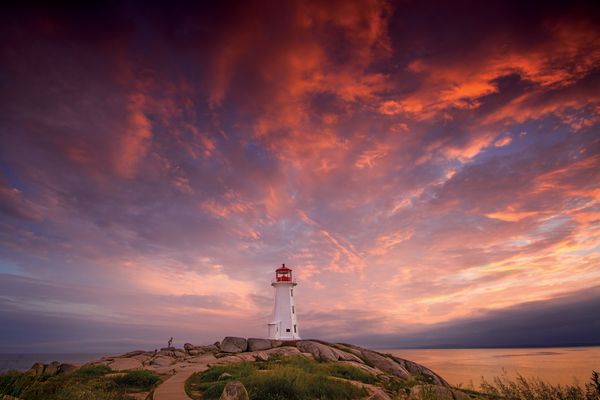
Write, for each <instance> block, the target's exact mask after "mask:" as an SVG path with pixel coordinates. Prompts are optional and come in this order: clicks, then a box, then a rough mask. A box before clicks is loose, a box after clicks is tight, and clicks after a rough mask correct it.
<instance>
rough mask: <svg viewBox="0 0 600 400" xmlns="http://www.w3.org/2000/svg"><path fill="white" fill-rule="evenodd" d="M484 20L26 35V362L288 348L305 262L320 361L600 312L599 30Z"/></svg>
mask: <svg viewBox="0 0 600 400" xmlns="http://www.w3.org/2000/svg"><path fill="white" fill-rule="evenodd" d="M484 3H485V2H480V3H476V2H474V3H470V2H463V3H459V4H454V3H452V2H440V3H439V4H436V5H435V6H434V5H432V4H430V5H428V6H426V5H423V3H422V2H418V1H407V2H392V3H389V2H386V1H377V0H373V1H368V0H366V1H353V2H348V1H339V2H336V1H333V2H319V1H315V2H312V1H300V2H297V1H290V2H279V3H275V2H270V3H269V4H268V6H267V5H266V4H262V3H261V4H251V2H237V3H231V4H229V5H227V6H225V5H222V6H217V3H214V6H213V7H209V6H201V5H193V4H192V3H190V4H187V5H186V6H183V5H178V6H173V7H162V6H158V5H147V6H139V5H138V6H135V5H134V3H132V2H131V3H130V2H122V3H120V2H115V3H111V4H112V5H105V6H103V8H101V7H100V6H94V5H89V6H84V5H82V6H79V7H74V8H70V9H60V8H59V7H56V8H50V7H48V8H43V7H35V8H27V7H25V6H23V7H21V8H18V7H17V8H14V9H11V10H8V12H5V13H3V14H2V16H0V26H1V27H0V32H1V33H2V36H3V39H2V42H1V47H0V48H1V58H2V62H1V67H0V68H1V69H0V71H1V73H0V85H1V89H0V93H2V94H1V95H0V98H1V99H2V101H1V103H0V104H1V113H0V115H1V119H0V124H1V125H0V321H2V320H3V321H4V322H5V326H11V329H9V331H5V332H3V333H2V334H1V336H0V337H2V339H3V344H4V345H6V346H8V347H11V348H19V346H24V345H28V346H34V348H36V349H39V350H44V349H47V348H50V347H53V348H57V347H60V346H67V345H69V346H76V347H77V346H79V347H81V348H99V349H105V348H113V347H119V346H124V347H126V348H130V347H131V344H140V345H146V344H147V345H149V346H155V344H154V343H156V342H160V341H164V340H163V339H165V338H168V337H169V336H175V337H176V339H177V340H179V341H184V340H190V341H195V342H206V343H210V342H211V341H214V340H218V339H220V338H221V337H222V335H223V333H227V334H231V335H239V336H244V337H249V336H256V337H260V336H264V335H265V334H266V328H265V326H266V323H267V322H268V319H269V314H270V313H271V311H272V309H271V308H272V296H273V291H272V288H271V287H270V280H271V278H272V275H273V271H274V269H275V268H276V267H277V266H278V265H280V264H281V263H286V264H287V265H290V266H292V268H294V273H295V276H296V278H297V279H298V282H299V285H298V288H297V299H296V304H297V308H298V319H299V321H300V324H301V326H302V333H303V337H305V338H309V337H316V338H324V339H325V338H327V339H333V340H337V341H344V340H352V339H353V338H360V339H357V340H359V341H360V340H363V342H364V341H367V342H368V340H367V339H365V338H369V337H386V338H402V337H403V335H412V334H415V333H418V332H425V331H428V330H430V329H436V328H438V327H439V326H444V324H453V323H457V322H460V321H463V320H470V319H473V318H480V317H487V316H490V315H495V313H501V312H504V311H506V310H512V309H514V308H515V307H517V308H518V307H522V306H524V304H525V303H530V302H538V303H539V304H559V305H560V304H562V303H563V300H562V299H572V298H577V296H580V295H583V294H585V296H596V297H598V296H600V289H599V288H600V125H599V122H600V80H599V78H598V77H599V73H600V29H599V25H598V13H597V11H596V10H595V9H594V10H590V9H589V7H588V6H586V5H585V4H578V3H569V4H570V5H567V3H566V2H565V3H564V5H563V6H558V5H556V6H548V7H547V8H546V9H537V8H534V7H525V6H519V5H516V4H518V3H515V4H514V5H513V4H509V3H505V2H497V4H491V3H490V4H487V3H485V4H484ZM82 4H84V3H82ZM467 15H468V16H469V17H468V18H467ZM586 298H587V297H586ZM564 301H565V302H566V301H567V300H564ZM568 301H569V302H570V301H574V300H568ZM569 304H570V303H569ZM525 306H526V305H525ZM33 331H36V332H38V333H36V334H33V333H31V332H33ZM23 332H28V333H27V334H26V335H25V334H22V333H23ZM40 332H41V333H40ZM84 333H85V334H84ZM80 336H85V337H86V339H85V341H81V340H79V339H77V338H78V337H80ZM73 343H75V344H73Z"/></svg>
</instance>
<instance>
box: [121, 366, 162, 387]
mask: <svg viewBox="0 0 600 400" xmlns="http://www.w3.org/2000/svg"><path fill="white" fill-rule="evenodd" d="M113 381H114V382H115V384H116V385H117V386H118V387H121V388H127V389H136V390H139V391H147V390H150V389H152V387H154V385H156V384H157V383H158V382H160V378H159V377H158V376H156V375H155V374H154V373H152V372H150V371H144V370H134V371H129V372H127V373H126V375H124V376H119V377H116V378H114V379H113Z"/></svg>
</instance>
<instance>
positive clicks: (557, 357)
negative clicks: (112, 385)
mask: <svg viewBox="0 0 600 400" xmlns="http://www.w3.org/2000/svg"><path fill="white" fill-rule="evenodd" d="M378 351H380V352H385V353H390V354H393V355H396V356H398V357H402V358H406V359H408V360H412V361H415V362H418V363H420V364H423V365H425V366H427V367H428V368H430V369H432V370H434V371H435V372H437V373H438V374H440V375H441V376H442V377H444V378H445V379H446V380H447V381H448V382H450V383H451V384H452V385H457V386H458V385H462V386H470V387H474V388H477V387H478V386H479V383H480V382H481V378H482V377H483V378H485V379H487V380H491V379H493V378H494V377H496V376H502V375H506V376H508V377H510V378H514V377H515V376H517V374H521V375H523V376H525V377H538V378H540V379H541V380H542V381H544V382H547V383H551V384H572V383H578V384H580V385H583V384H584V383H586V382H588V381H589V379H590V376H591V374H592V371H594V370H595V371H598V372H600V347H553V348H515V349H387V350H378ZM104 355H107V354H68V353H65V354H0V372H5V371H8V370H18V371H25V370H27V369H29V368H30V367H31V366H32V365H33V363H35V362H43V363H49V362H52V361H59V362H66V363H71V364H77V365H81V364H84V363H86V362H89V361H93V360H97V359H98V358H100V357H102V356H104Z"/></svg>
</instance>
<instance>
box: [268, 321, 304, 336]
mask: <svg viewBox="0 0 600 400" xmlns="http://www.w3.org/2000/svg"><path fill="white" fill-rule="evenodd" d="M268 326H269V339H272V340H300V335H298V334H297V333H294V332H291V329H290V332H287V331H284V330H282V329H281V321H276V322H271V323H269V325H268Z"/></svg>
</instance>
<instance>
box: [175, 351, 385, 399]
mask: <svg viewBox="0 0 600 400" xmlns="http://www.w3.org/2000/svg"><path fill="white" fill-rule="evenodd" d="M224 372H227V373H229V374H231V375H232V377H233V379H236V380H239V381H241V382H242V383H243V384H244V386H245V387H246V390H247V391H248V394H249V395H250V398H251V399H261V400H284V399H285V400H309V399H323V400H326V399H332V400H335V399H358V398H362V397H364V396H366V395H367V394H368V392H367V390H366V389H364V388H362V387H358V386H356V385H353V384H352V383H350V382H347V381H345V380H342V379H336V378H343V379H350V380H356V381H359V382H365V383H367V382H368V383H371V382H375V381H376V378H375V377H373V376H371V375H369V374H368V373H366V372H365V371H362V370H361V369H359V368H356V367H353V366H351V365H345V364H339V363H324V362H315V361H310V360H307V359H305V358H303V357H286V358H281V359H274V360H269V361H267V362H255V363H239V364H231V365H221V366H215V367H212V368H210V369H209V370H207V371H205V372H203V373H200V374H195V375H193V376H192V377H191V378H190V379H189V380H188V382H187V389H188V394H190V395H192V397H193V398H197V399H200V398H201V399H203V400H210V399H218V398H219V397H220V396H221V393H222V392H223V388H224V387H225V384H226V382H223V381H219V380H218V379H219V376H221V374H223V373H224Z"/></svg>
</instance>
